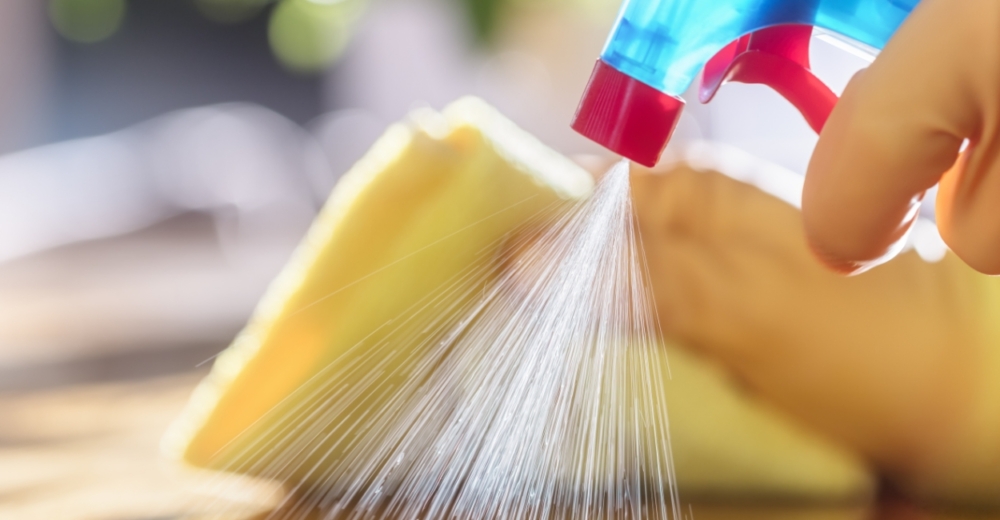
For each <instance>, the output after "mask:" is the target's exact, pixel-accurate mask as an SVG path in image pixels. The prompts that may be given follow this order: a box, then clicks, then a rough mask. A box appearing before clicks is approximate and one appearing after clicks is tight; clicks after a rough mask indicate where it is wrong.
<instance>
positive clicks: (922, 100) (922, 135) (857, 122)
mask: <svg viewBox="0 0 1000 520" xmlns="http://www.w3.org/2000/svg"><path fill="white" fill-rule="evenodd" d="M998 6H1000V3H998V2H950V1H948V0H925V1H924V2H922V3H921V4H920V5H918V7H917V8H916V9H915V10H914V11H913V13H912V14H911V15H910V17H909V18H908V19H907V21H906V22H905V23H904V24H903V25H902V26H901V27H900V29H899V30H898V32H897V33H896V35H895V36H894V37H893V39H892V40H891V41H890V42H889V44H888V45H887V46H886V47H885V50H884V51H883V52H882V54H881V56H879V58H878V59H877V60H875V62H874V63H873V64H872V66H871V67H870V68H869V69H868V70H866V71H863V72H862V73H859V74H858V75H856V76H855V78H854V79H853V80H852V81H851V82H850V84H849V85H848V87H847V89H846V90H845V91H844V95H843V97H842V98H841V101H840V102H839V103H838V105H837V106H836V107H835V108H834V110H833V113H832V114H831V116H830V119H829V121H828V122H827V124H826V127H825V128H824V129H823V132H822V134H821V136H820V140H819V143H818V144H817V146H816V151H815V153H814V154H813V158H812V160H811V162H810V164H809V170H808V174H807V176H806V180H805V186H804V190H803V203H802V206H803V207H802V209H803V218H804V222H805V227H806V231H807V234H808V237H809V241H810V243H811V245H812V246H813V248H814V249H815V250H816V252H817V253H818V255H819V256H820V257H821V259H822V260H824V261H825V262H826V263H827V264H828V265H830V266H831V267H833V268H835V269H838V270H841V271H845V272H857V271H860V270H863V269H865V268H867V267H870V266H872V265H876V264H877V263H879V262H880V261H883V260H884V259H885V258H886V256H887V254H889V253H891V252H892V251H893V248H894V246H895V245H896V244H898V243H899V242H900V241H901V240H902V239H903V238H904V236H905V233H906V231H907V230H908V228H909V226H910V224H911V223H912V222H913V219H914V218H915V216H916V208H917V206H918V205H919V202H920V199H921V197H922V194H923V193H924V191H925V190H927V189H928V188H930V187H932V186H933V185H934V184H935V183H936V182H937V181H938V179H939V178H940V177H941V176H942V174H944V172H945V171H946V170H948V169H949V167H951V166H952V165H953V164H954V162H955V160H956V157H957V154H958V151H959V148H960V146H961V144H962V141H963V139H964V138H966V137H970V136H974V135H975V134H976V133H977V131H978V130H979V128H980V127H981V121H982V118H981V114H982V113H983V110H984V109H985V108H986V107H984V106H982V102H981V100H982V99H984V95H985V96H986V97H995V93H993V94H992V95H987V94H988V93H985V92H978V91H976V88H977V87H975V85H977V84H978V83H981V81H978V80H977V79H976V78H975V77H973V76H974V75H975V74H978V73H980V71H981V67H992V68H993V69H995V68H996V62H985V63H979V62H977V60H980V59H981V58H983V53H995V52H996V51H995V50H985V49H984V48H983V46H985V45H994V46H996V42H993V41H982V40H983V39H984V38H987V39H990V38H992V39H995V38H996V37H995V36H984V35H989V34H992V33H995V32H996V28H995V27H988V26H985V25H984V24H991V23H993V18H992V17H991V15H990V13H991V12H995V13H1000V7H998ZM984 18H986V19H987V20H989V21H988V22H984V21H983V19H984Z"/></svg>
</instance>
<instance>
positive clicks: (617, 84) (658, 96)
mask: <svg viewBox="0 0 1000 520" xmlns="http://www.w3.org/2000/svg"><path fill="white" fill-rule="evenodd" d="M683 109H684V100H683V99H681V98H678V97H675V96H671V95H670V94H667V93H664V92H661V91H659V90H657V89H655V88H653V87H651V86H649V85H647V84H645V83H643V82H641V81H639V80H636V79H634V78H632V77H631V76H629V75H627V74H625V73H624V72H621V71H619V70H618V69H616V68H614V67H612V66H611V65H608V64H607V63H605V62H604V61H603V60H597V64H596V65H595V66H594V72H593V73H592V74H591V75H590V82H589V83H587V89H586V90H585V91H584V93H583V99H581V100H580V106H579V107H578V108H577V109H576V116H575V117H574V118H573V125H572V126H573V129H574V130H576V131H577V132H579V133H581V134H583V135H584V136H585V137H587V138H588V139H590V140H592V141H594V142H596V143H598V144H600V145H601V146H604V147H605V148H607V149H609V150H611V151H612V152H615V153H617V154H619V155H622V156H623V157H625V158H627V159H630V160H633V161H635V162H637V163H639V164H642V165H644V166H649V167H652V166H654V165H655V164H656V162H657V161H658V160H659V159H660V154H661V153H663V149H664V148H666V146H667V142H668V141H669V140H670V135H671V134H672V133H673V132H674V127H675V126H677V121H678V120H679V119H680V117H681V112H682V110H683Z"/></svg>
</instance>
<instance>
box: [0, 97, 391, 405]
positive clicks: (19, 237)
mask: <svg viewBox="0 0 1000 520" xmlns="http://www.w3.org/2000/svg"><path fill="white" fill-rule="evenodd" d="M369 133H370V132H369ZM365 138H366V137H362V138H360V139H365ZM372 139H374V137H372ZM341 144H342V143H341ZM368 145H370V143H368V144H367V145H365V148H367V146H368ZM326 146H327V147H328V148H329V153H334V154H337V153H338V152H339V151H340V150H342V149H343V146H341V145H340V144H338V143H328V144H327V145H326ZM358 146H360V142H356V143H354V145H352V146H351V147H350V148H351V150H355V149H356V148H357V147H358ZM326 153H327V151H325V150H324V147H323V146H321V145H320V142H319V141H318V140H317V139H316V138H314V137H313V136H312V135H311V134H309V133H308V132H306V131H305V130H303V129H302V128H300V127H299V126H297V125H296V124H294V123H292V122H291V121H288V120H287V119H285V118H283V117H281V116H279V115H278V114H276V113H274V112H272V111H270V110H267V109H264V108H262V107H258V106H254V105H246V104H227V105H219V106H211V107H204V108H195V109H189V110H182V111H179V112H176V113H172V114H167V115H164V116H161V117H158V118H156V119H153V120H151V121H147V122H145V123H142V124H140V125H137V126H135V127H132V128H129V129H126V130H122V131H119V132H115V133H112V134H107V135H103V136H98V137H92V138H87V139H79V140H74V141H68V142H63V143H58V144H53V145H48V146H43V147H39V148H35V149H31V150H26V151H23V152H18V153H15V154H11V155H7V156H2V157H0V387H2V386H3V383H4V381H3V379H4V378H5V377H6V378H7V379H10V377H11V376H10V374H20V373H21V372H20V370H21V367H26V366H40V365H45V364H52V363H56V364H59V363H65V362H69V361H72V360H79V359H86V358H94V357H95V356H97V357H100V356H105V357H106V356H112V357H113V356H120V355H123V353H126V352H142V351H149V352H155V351H159V350H163V349H187V350H189V351H190V352H188V353H187V354H184V355H186V356H188V358H190V357H191V356H194V357H198V358H199V359H197V360H190V359H188V358H184V357H183V356H181V358H180V359H188V360H189V361H190V364H189V365H186V366H183V367H180V368H183V369H188V368H191V367H193V366H194V364H196V363H197V362H198V361H201V360H202V359H204V358H206V357H208V356H210V355H211V354H212V353H214V352H215V351H217V350H219V349H221V348H222V347H223V346H224V345H225V344H226V343H227V342H228V341H229V340H230V339H231V338H232V335H233V334H234V333H235V332H236V330H238V328H239V327H240V326H241V325H242V324H243V323H244V322H245V320H246V317H247V316H248V315H249V313H250V311H251V310H252V308H253V306H254V305H255V304H256V302H257V300H258V299H259V298H260V296H261V294H262V293H263V291H264V288H265V287H266V285H267V284H268V283H269V282H270V280H271V279H272V278H273V277H274V275H275V274H276V273H277V271H278V270H279V269H280V268H281V266H282V265H283V264H284V263H285V262H286V261H287V258H288V255H289V254H290V253H291V251H292V249H293V248H294V247H295V245H296V244H297V243H298V242H299V240H300V239H301V237H302V235H303V234H304V232H305V230H306V228H307V227H308V226H309V224H310V222H311V221H312V219H313V217H314V215H315V213H316V211H317V210H318V208H319V207H320V205H321V204H322V202H323V201H324V200H325V199H326V196H327V193H328V191H329V189H330V188H331V187H332V185H333V181H334V178H335V175H334V173H333V172H332V170H331V168H330V165H329V163H328V161H327V158H326ZM351 153H354V152H353V151H352V152H351ZM338 173H340V172H338ZM95 239H103V240H95ZM191 349H194V350H191ZM206 349H207V350H206ZM172 357H174V356H173V355H171V356H169V357H168V358H167V359H169V358H172ZM160 364H162V363H160ZM4 370H6V372H5V371H4ZM4 374H7V376H4ZM59 377H62V376H59V375H58V374H57V375H53V376H51V377H49V379H53V380H55V379H58V378H59ZM71 379H72V378H71Z"/></svg>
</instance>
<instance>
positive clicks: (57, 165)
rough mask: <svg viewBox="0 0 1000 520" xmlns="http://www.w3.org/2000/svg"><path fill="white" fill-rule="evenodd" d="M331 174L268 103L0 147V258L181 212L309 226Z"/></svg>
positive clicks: (242, 222)
mask: <svg viewBox="0 0 1000 520" xmlns="http://www.w3.org/2000/svg"><path fill="white" fill-rule="evenodd" d="M332 179H333V174H332V173H331V171H330V167H329V165H328V164H327V161H326V158H325V156H324V154H323V151H322V150H321V148H320V146H319V144H318V142H316V141H315V140H314V139H313V138H312V136H310V135H309V134H308V133H306V132H305V131H304V130H302V129H301V128H299V127H298V126H297V125H295V124H294V123H292V122H291V121H288V120H287V119H285V118H283V117H282V116H279V115H278V114H276V113H274V112H272V111H270V110H267V109H264V108H261V107H257V106H253V105H241V104H232V105H220V106H214V107H205V108H195V109H189V110H183V111H179V112H176V113H172V114H167V115H164V116H161V117H159V118H156V119H154V120H152V121H148V122H146V123H143V124H141V125H138V126H136V127H133V128H130V129H127V130H122V131H119V132H115V133H112V134H107V135H103V136H98V137H91V138H86V139H78V140H73V141H67V142H63V143H58V144H52V145H47V146H43V147H39V148H34V149H30V150H26V151H23V152H18V153H15V154H11V155H7V156H3V157H0V261H2V260H6V259H10V258H15V257H18V256H22V255H26V254H30V253H34V252H38V251H42V250H45V249H48V248H52V247H55V246H59V245H64V244H69V243H73V242H78V241H82V240H89V239H95V238H101V237H108V236H114V235H117V234H121V233H126V232H129V231H133V230H136V229H139V228H142V227H145V226H148V225H150V224H153V223H155V222H158V221H161V220H164V219H166V218H169V217H171V216H174V215H178V214H181V213H184V212H188V211H200V212H206V213H210V214H212V215H214V216H215V217H216V219H217V221H218V224H219V229H220V231H222V232H224V233H230V232H232V233H250V234H253V233H254V232H255V231H258V230H262V229H265V228H282V227H290V228H304V227H305V226H306V225H308V222H309V221H310V220H311V219H312V216H313V214H314V213H315V211H316V210H317V208H318V207H319V205H320V204H321V203H322V201H323V200H325V198H326V194H327V192H328V190H329V189H330V187H331V186H332V182H331V180H332ZM234 224H235V225H234Z"/></svg>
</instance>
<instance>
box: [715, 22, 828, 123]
mask: <svg viewBox="0 0 1000 520" xmlns="http://www.w3.org/2000/svg"><path fill="white" fill-rule="evenodd" d="M811 36H812V27H811V26H809V25H778V26H774V27H768V28H766V29H761V30H759V31H754V32H752V33H750V34H747V35H746V36H743V37H742V38H740V39H738V40H736V41H734V42H733V43H730V44H729V45H727V46H726V47H724V48H723V49H722V50H721V51H719V52H718V54H716V55H715V56H713V57H712V59H711V60H709V61H708V63H706V64H705V71H704V73H703V74H702V80H701V88H700V89H699V92H698V98H699V99H700V100H701V102H702V103H708V102H709V101H710V100H711V99H712V98H713V97H715V93H716V92H718V90H719V87H721V86H722V85H723V84H724V83H727V82H730V81H735V82H738V83H757V84H763V85H767V86H769V87H771V88H773V89H774V90H775V91H777V92H778V93H779V94H781V96H782V97H784V98H785V99H787V100H788V101H789V102H791V103H792V104H793V105H795V108H797V109H798V110H799V112H801V113H802V116H803V117H805V119H806V122H807V123H809V126H811V127H812V129H813V130H815V131H816V133H819V132H820V131H821V130H823V125H824V124H826V120H827V118H828V117H830V112H831V111H832V110H833V106H834V105H836V104H837V95H836V94H834V93H833V91H832V90H830V87H827V86H826V84H825V83H823V82H822V81H820V79H819V78H817V77H816V76H815V75H814V74H813V73H812V70H810V68H809V40H810V37H811Z"/></svg>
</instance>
